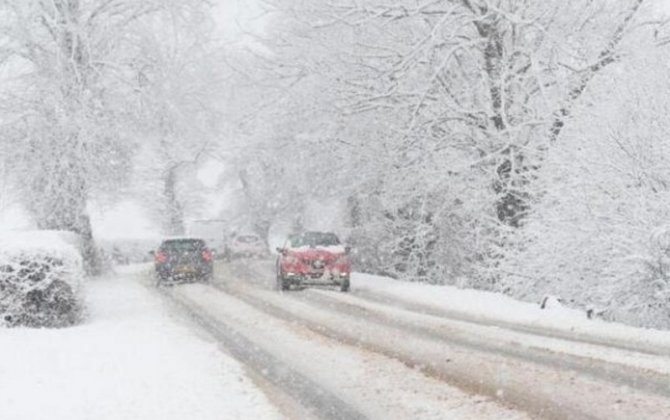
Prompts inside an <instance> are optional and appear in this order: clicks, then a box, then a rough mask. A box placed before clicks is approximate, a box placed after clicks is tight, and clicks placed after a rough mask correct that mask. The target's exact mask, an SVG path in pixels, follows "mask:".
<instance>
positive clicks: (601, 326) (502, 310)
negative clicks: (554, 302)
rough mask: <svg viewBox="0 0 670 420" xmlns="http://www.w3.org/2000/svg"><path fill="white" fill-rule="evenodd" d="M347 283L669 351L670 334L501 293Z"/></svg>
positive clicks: (477, 315)
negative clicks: (546, 305) (530, 301)
mask: <svg viewBox="0 0 670 420" xmlns="http://www.w3.org/2000/svg"><path fill="white" fill-rule="evenodd" d="M351 283H352V290H353V291H354V292H356V291H363V292H371V293H374V294H375V295H377V296H386V297H389V298H392V299H399V300H402V301H406V302H411V303H416V304H420V305H426V306H429V307H431V306H432V307H434V308H436V309H440V310H443V311H448V312H450V313H458V314H462V315H466V316H468V317H470V318H472V319H473V320H481V321H482V322H491V321H493V322H504V323H509V324H515V325H518V326H527V327H534V328H537V329H539V330H542V329H544V330H547V331H562V332H565V333H570V334H574V335H580V336H585V337H591V338H600V339H603V340H617V341H622V342H627V343H630V344H634V343H638V344H640V345H650V346H658V347H661V348H666V349H667V350H668V351H670V331H661V330H654V329H645V328H635V327H631V326H627V325H623V324H619V323H613V322H605V321H602V320H598V319H588V318H587V317H586V314H585V313H584V312H582V311H578V310H573V309H569V308H566V307H564V306H560V305H558V306H553V307H551V306H550V307H548V308H546V309H541V308H540V305H539V302H538V303H537V304H534V303H528V302H521V301H518V300H515V299H512V298H510V297H508V296H504V295H502V294H499V293H491V292H483V291H479V290H471V289H459V288H456V287H452V286H435V285H429V284H422V283H409V282H402V281H396V280H393V279H390V278H387V277H381V276H373V275H369V274H362V273H354V274H353V275H352V280H351Z"/></svg>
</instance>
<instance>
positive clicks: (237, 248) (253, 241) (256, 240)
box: [228, 233, 268, 258]
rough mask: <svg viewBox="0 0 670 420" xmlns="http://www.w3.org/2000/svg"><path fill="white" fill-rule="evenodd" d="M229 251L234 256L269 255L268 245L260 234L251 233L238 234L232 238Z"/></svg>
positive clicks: (252, 256)
mask: <svg viewBox="0 0 670 420" xmlns="http://www.w3.org/2000/svg"><path fill="white" fill-rule="evenodd" d="M228 252H229V254H230V256H231V257H233V258H240V257H247V258H254V257H265V256H267V255H268V250H267V246H266V245H265V242H264V241H263V239H261V237H260V236H258V235H256V234H253V233H249V234H238V235H236V236H235V237H234V238H232V239H231V241H230V244H229V248H228Z"/></svg>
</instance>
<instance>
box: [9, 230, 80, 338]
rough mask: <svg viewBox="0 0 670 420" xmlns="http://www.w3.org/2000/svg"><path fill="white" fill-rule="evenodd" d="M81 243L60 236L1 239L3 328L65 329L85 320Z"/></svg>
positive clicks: (18, 234) (42, 234)
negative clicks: (78, 245)
mask: <svg viewBox="0 0 670 420" xmlns="http://www.w3.org/2000/svg"><path fill="white" fill-rule="evenodd" d="M78 242H79V240H78V239H77V238H76V236H75V235H73V234H70V233H67V232H57V231H31V232H11V233H3V234H1V235H0V323H3V324H5V325H8V326H30V327H63V326H68V325H72V324H74V323H76V322H77V321H78V320H79V319H80V317H81V314H82V309H83V307H82V301H81V298H80V293H81V286H82V282H83V279H84V268H83V261H82V256H81V252H80V250H79V249H78V247H77V245H76V244H77V243H78Z"/></svg>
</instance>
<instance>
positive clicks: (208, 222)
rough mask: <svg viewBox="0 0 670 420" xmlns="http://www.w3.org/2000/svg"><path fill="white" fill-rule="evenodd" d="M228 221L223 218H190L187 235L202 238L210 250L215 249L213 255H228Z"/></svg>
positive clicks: (222, 256)
mask: <svg viewBox="0 0 670 420" xmlns="http://www.w3.org/2000/svg"><path fill="white" fill-rule="evenodd" d="M228 230H229V223H228V221H226V220H223V219H202V220H192V221H191V222H189V223H188V228H187V235H189V236H191V237H193V238H201V239H204V240H205V242H206V243H207V246H208V247H209V248H210V249H211V250H216V255H215V257H221V258H226V257H228Z"/></svg>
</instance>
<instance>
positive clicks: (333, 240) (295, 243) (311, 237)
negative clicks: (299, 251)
mask: <svg viewBox="0 0 670 420" xmlns="http://www.w3.org/2000/svg"><path fill="white" fill-rule="evenodd" d="M335 245H340V240H339V239H338V237H337V236H336V235H335V234H334V233H322V232H307V233H303V234H301V235H295V236H292V237H290V238H289V247H291V248H300V247H303V246H308V247H317V246H335Z"/></svg>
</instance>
